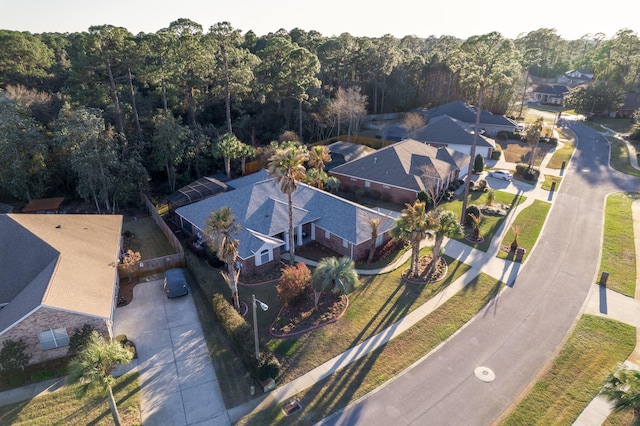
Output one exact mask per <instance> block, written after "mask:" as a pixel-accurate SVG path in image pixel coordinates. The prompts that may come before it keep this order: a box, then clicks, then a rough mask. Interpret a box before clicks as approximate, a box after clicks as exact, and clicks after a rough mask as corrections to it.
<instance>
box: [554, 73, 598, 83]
mask: <svg viewBox="0 0 640 426" xmlns="http://www.w3.org/2000/svg"><path fill="white" fill-rule="evenodd" d="M592 80H593V72H592V71H587V70H584V69H572V70H569V71H567V72H565V73H564V74H562V75H561V76H559V77H558V78H557V82H558V83H560V84H566V85H569V86H579V85H581V84H584V83H589V82H591V81H592Z"/></svg>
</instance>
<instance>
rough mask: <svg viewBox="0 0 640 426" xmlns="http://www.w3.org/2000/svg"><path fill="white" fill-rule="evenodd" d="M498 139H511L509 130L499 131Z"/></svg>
mask: <svg viewBox="0 0 640 426" xmlns="http://www.w3.org/2000/svg"><path fill="white" fill-rule="evenodd" d="M496 139H498V140H499V141H506V140H507V139H509V132H498V134H497V135H496Z"/></svg>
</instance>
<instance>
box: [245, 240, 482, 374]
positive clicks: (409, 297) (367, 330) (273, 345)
mask: <svg viewBox="0 0 640 426" xmlns="http://www.w3.org/2000/svg"><path fill="white" fill-rule="evenodd" d="M430 251H431V248H430V247H428V248H425V249H423V250H422V253H427V252H430ZM447 262H448V263H449V270H448V273H447V275H446V276H445V278H444V279H443V280H442V281H440V282H437V283H433V284H427V285H416V284H407V283H405V282H404V281H402V279H401V274H402V271H403V270H405V269H406V268H408V267H409V262H408V261H407V262H406V263H405V264H404V265H403V266H402V267H400V268H398V269H397V270H395V271H393V272H389V273H386V274H380V275H372V276H362V277H360V282H359V284H358V286H357V287H356V289H355V290H354V291H353V292H351V293H350V294H349V301H350V304H349V309H347V311H346V312H345V314H344V316H343V317H342V318H341V319H340V321H338V322H336V323H334V324H330V325H327V326H324V327H321V328H319V329H317V330H315V331H313V332H311V333H307V334H304V335H302V336H298V337H290V338H286V339H278V338H272V339H269V340H268V341H267V342H266V345H267V346H268V347H269V349H271V350H272V351H273V352H274V353H275V354H276V355H277V356H278V358H279V359H280V361H281V363H282V364H283V366H284V368H283V372H282V377H280V378H279V379H278V381H279V382H288V381H290V380H292V379H294V378H296V377H298V376H300V375H302V374H304V373H306V372H307V371H310V370H311V369H313V368H315V367H317V366H318V365H320V364H322V363H324V362H326V361H328V360H329V359H331V358H333V357H334V356H337V355H339V354H341V353H342V352H344V351H345V350H347V349H349V348H352V347H354V346H356V345H358V344H359V343H362V342H363V341H365V340H366V339H368V338H369V337H371V336H373V335H375V334H377V333H378V332H380V331H382V330H384V329H386V328H387V327H389V326H391V325H392V324H393V323H394V322H396V321H398V320H400V319H402V318H403V317H405V316H406V315H408V314H409V313H410V312H412V311H413V310H415V309H416V308H417V307H419V306H421V305H422V304H424V303H425V302H427V301H428V300H429V299H431V298H432V297H434V296H435V295H437V294H438V293H439V292H440V291H442V290H443V289H444V288H445V287H446V286H448V285H449V284H451V283H452V282H454V281H455V280H456V279H457V278H459V277H460V275H462V274H463V273H464V272H466V271H468V270H469V268H470V267H469V266H467V265H465V264H463V263H459V262H457V261H455V260H453V259H450V258H447ZM243 290H244V289H241V290H240V291H241V297H242V298H244V299H250V297H251V294H253V293H254V292H255V295H256V297H258V298H259V299H260V300H264V301H266V302H267V304H269V305H270V306H273V307H274V308H276V309H273V312H272V311H271V309H270V310H269V311H268V312H264V313H263V312H261V313H260V314H261V315H259V319H260V320H261V323H262V324H263V325H268V324H271V323H272V322H273V321H274V320H276V319H277V306H278V305H279V303H278V300H277V294H276V291H275V288H274V286H273V285H266V286H257V287H252V288H251V293H250V292H249V291H243ZM247 290H248V289H247ZM242 293H244V294H242ZM263 314H264V315H263ZM265 320H266V321H268V322H267V324H265V322H264V321H265ZM259 329H260V330H259V332H260V336H265V337H266V336H268V331H269V329H268V327H264V326H262V327H261V326H260V325H259Z"/></svg>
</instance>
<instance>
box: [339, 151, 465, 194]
mask: <svg viewBox="0 0 640 426" xmlns="http://www.w3.org/2000/svg"><path fill="white" fill-rule="evenodd" d="M469 160H470V156H469V155H467V154H464V153H462V152H459V151H455V150H453V149H450V148H447V147H440V148H437V147H434V146H431V145H427V144H426V143H423V142H419V141H416V140H414V139H405V140H403V141H401V142H397V143H394V144H393V145H389V146H387V147H384V148H381V149H379V150H377V151H375V152H374V153H371V154H369V155H367V156H366V157H362V158H359V159H357V160H354V161H351V162H349V163H346V164H343V165H342V166H338V167H336V168H335V169H333V170H332V171H331V172H332V173H335V174H340V175H344V176H350V177H356V178H359V179H364V180H369V181H372V182H378V183H382V184H386V185H393V186H396V187H400V188H407V189H411V190H414V191H422V190H424V189H426V188H427V187H428V186H429V185H428V182H426V179H425V174H427V173H429V174H433V173H435V174H436V175H437V177H438V178H446V177H447V176H449V175H450V174H451V173H453V172H454V171H455V170H459V169H461V168H462V167H464V166H465V165H467V164H469ZM427 171H428V172H427Z"/></svg>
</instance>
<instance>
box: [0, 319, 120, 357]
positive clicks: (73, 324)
mask: <svg viewBox="0 0 640 426" xmlns="http://www.w3.org/2000/svg"><path fill="white" fill-rule="evenodd" d="M85 323H88V324H91V325H92V326H93V327H94V328H95V329H96V331H98V332H99V333H101V334H102V335H103V336H105V338H110V336H109V329H108V328H107V325H106V323H105V322H104V320H102V319H99V318H93V317H88V316H84V315H80V314H74V313H71V312H66V311H60V310H56V309H50V308H40V309H38V310H37V311H35V312H34V313H32V314H31V315H29V316H28V317H27V318H25V319H24V320H22V321H21V322H20V324H18V325H16V326H15V327H13V328H12V329H11V330H9V331H8V332H6V333H5V334H3V335H2V336H0V345H1V344H2V342H3V341H5V340H19V339H20V338H23V339H24V341H25V343H26V344H27V348H26V350H25V352H26V353H28V354H30V355H31V360H30V361H29V363H30V364H34V363H37V362H41V361H46V360H49V359H54V358H60V357H62V356H65V355H67V351H68V350H69V346H63V347H60V348H56V349H49V350H46V351H43V350H42V347H41V346H40V339H39V338H38V335H39V334H40V333H42V332H43V331H46V330H49V329H56V328H66V329H67V334H68V335H69V337H71V336H72V335H73V332H74V330H75V329H76V328H82V326H83V325H84V324H85Z"/></svg>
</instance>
